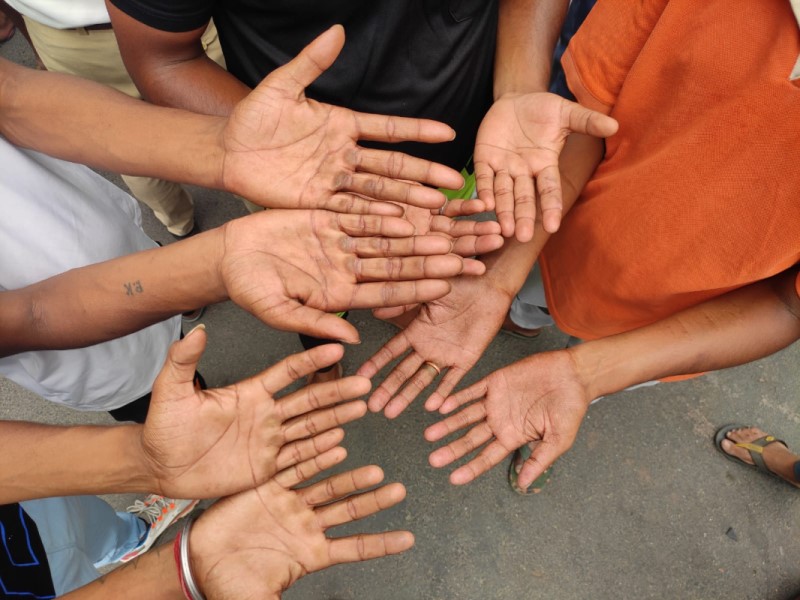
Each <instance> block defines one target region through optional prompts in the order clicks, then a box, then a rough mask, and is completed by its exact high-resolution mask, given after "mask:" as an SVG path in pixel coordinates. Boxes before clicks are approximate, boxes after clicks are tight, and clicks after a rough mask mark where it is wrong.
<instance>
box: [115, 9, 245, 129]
mask: <svg viewBox="0 0 800 600" xmlns="http://www.w3.org/2000/svg"><path fill="white" fill-rule="evenodd" d="M106 7H107V8H108V14H109V16H110V17H111V23H112V25H113V26H114V31H115V33H116V35H117V42H118V44H119V49H120V53H121V54H122V58H123V60H124V62H125V67H126V68H127V69H128V72H129V73H130V75H131V78H132V79H133V81H134V83H136V87H137V88H138V89H139V92H140V93H141V94H142V96H143V97H144V98H146V99H147V100H148V101H150V102H153V103H154V104H159V105H162V106H172V107H175V108H183V109H185V110H190V111H192V112H195V113H200V114H205V115H218V116H227V115H229V114H230V112H231V111H232V110H233V107H234V106H235V105H236V103H237V102H239V101H240V100H241V99H242V98H244V97H245V96H246V95H247V94H248V93H249V92H250V89H249V88H248V87H247V86H246V85H244V84H243V83H242V82H241V81H239V80H238V79H236V77H234V76H233V75H231V74H230V73H228V72H227V71H226V70H225V69H223V68H222V67H220V66H219V65H218V64H216V63H215V62H214V61H213V60H211V59H210V58H208V56H206V54H205V51H204V50H203V46H202V41H201V40H202V35H203V32H204V31H205V29H206V26H205V25H204V26H203V27H200V28H198V29H196V30H194V31H187V32H181V33H174V32H168V31H159V30H157V29H153V28H152V27H148V26H147V25H145V24H144V23H141V22H139V21H137V20H136V19H135V18H133V17H131V16H130V15H128V14H126V13H124V12H123V11H121V10H120V9H118V8H117V7H116V6H114V4H113V1H112V0H106Z"/></svg>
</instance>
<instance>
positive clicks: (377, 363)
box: [356, 331, 411, 410]
mask: <svg viewBox="0 0 800 600" xmlns="http://www.w3.org/2000/svg"><path fill="white" fill-rule="evenodd" d="M409 348H411V345H410V344H409V343H408V339H407V338H406V336H405V334H404V333H403V332H402V331H401V332H400V333H398V334H397V335H396V336H394V337H393V338H392V339H390V340H389V341H388V342H386V343H385V344H384V345H383V346H382V347H381V349H380V350H378V351H377V352H376V353H375V354H373V355H372V356H371V357H370V358H369V359H368V360H367V362H365V363H364V364H363V365H361V366H360V367H359V368H358V371H356V374H357V375H362V376H363V377H368V378H370V379H372V377H373V376H374V375H375V374H376V373H378V371H380V370H381V369H382V368H383V367H385V366H386V365H388V364H389V363H390V362H392V361H393V360H394V359H395V358H399V357H400V356H403V354H405V353H406V352H407V351H408V349H409ZM381 408H382V407H381ZM370 410H372V407H371V406H370ZM378 410H380V409H378Z"/></svg>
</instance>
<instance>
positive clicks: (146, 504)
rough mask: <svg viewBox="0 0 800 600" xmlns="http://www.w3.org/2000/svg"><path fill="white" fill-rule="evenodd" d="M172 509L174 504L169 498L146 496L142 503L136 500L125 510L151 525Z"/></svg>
mask: <svg viewBox="0 0 800 600" xmlns="http://www.w3.org/2000/svg"><path fill="white" fill-rule="evenodd" d="M174 507H175V503H174V502H173V501H172V500H171V499H170V498H164V497H163V496H148V497H147V498H145V500H144V501H142V500H136V502H134V503H133V504H132V505H131V506H129V507H128V509H127V510H128V512H129V513H132V514H134V515H136V516H137V517H139V518H140V519H144V520H145V521H147V522H148V523H150V524H151V525H152V524H153V523H156V522H157V521H160V520H161V519H162V516H163V515H164V513H166V512H168V511H169V510H170V509H172V508H174Z"/></svg>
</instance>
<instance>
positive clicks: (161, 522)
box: [120, 494, 199, 563]
mask: <svg viewBox="0 0 800 600" xmlns="http://www.w3.org/2000/svg"><path fill="white" fill-rule="evenodd" d="M198 502H199V500H179V499H177V498H166V497H164V496H158V495H156V494H150V495H149V496H147V498H145V499H144V501H142V500H137V501H136V502H134V503H133V506H129V507H128V509H127V510H128V512H129V513H131V514H133V515H136V516H137V517H139V518H140V519H142V520H143V521H145V522H146V523H147V524H148V526H149V527H148V530H147V535H146V536H145V538H144V541H142V543H141V544H139V545H138V546H137V547H136V548H134V549H133V550H131V551H130V552H128V553H127V554H126V555H124V556H123V557H122V558H121V559H120V562H124V563H125V562H128V561H131V560H133V559H134V558H136V557H137V556H139V555H140V554H144V553H145V552H147V551H148V550H149V549H150V548H151V547H152V545H153V544H154V543H155V541H156V540H157V539H158V537H159V536H160V535H161V534H162V533H164V530H166V529H167V527H169V526H170V525H172V524H173V523H174V522H175V521H177V520H179V519H182V518H183V517H185V516H186V515H188V514H189V513H190V512H192V510H193V509H194V507H195V506H197V503H198Z"/></svg>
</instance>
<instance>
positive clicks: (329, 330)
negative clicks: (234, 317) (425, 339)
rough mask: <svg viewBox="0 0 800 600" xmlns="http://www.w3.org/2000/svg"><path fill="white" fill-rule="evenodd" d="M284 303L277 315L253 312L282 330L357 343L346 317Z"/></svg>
mask: <svg viewBox="0 0 800 600" xmlns="http://www.w3.org/2000/svg"><path fill="white" fill-rule="evenodd" d="M417 283H422V282H417ZM435 283H436V284H444V286H442V285H437V287H436V291H437V292H438V291H440V290H441V288H442V287H444V288H446V290H447V291H449V290H450V286H449V284H447V282H444V281H442V282H435ZM376 285H377V284H376ZM409 285H413V284H409ZM422 291H423V292H425V291H429V292H430V293H431V295H434V296H435V297H436V298H441V296H436V295H435V294H433V291H432V290H427V289H426V288H425V287H423V288H422ZM447 291H445V292H444V294H446V293H447ZM401 292H405V293H406V294H407V295H409V296H413V294H411V293H410V292H409V291H408V290H398V294H400V293H401ZM444 294H442V295H444ZM373 301H374V300H373ZM288 304H290V307H289V309H288V310H286V311H285V312H283V313H281V314H280V315H276V314H270V313H267V314H264V315H262V314H260V313H259V312H258V311H254V312H253V314H254V315H255V316H256V317H258V318H259V319H261V320H262V321H263V322H264V323H266V324H267V325H269V326H270V327H274V328H275V329H280V330H282V331H292V332H295V333H304V334H306V335H310V336H312V337H315V338H319V339H322V340H337V341H339V342H342V343H344V344H358V343H360V342H361V337H360V336H359V334H358V330H357V329H356V328H355V327H354V326H353V325H352V324H350V323H348V322H347V320H346V319H341V318H339V317H338V316H336V315H335V314H331V313H328V312H325V311H323V310H319V309H316V308H312V307H310V306H303V305H302V304H300V303H299V302H296V301H290V302H288ZM372 306H375V304H373V305H368V306H363V307H356V306H331V307H329V310H332V311H335V310H347V309H349V308H372ZM334 362H335V361H334Z"/></svg>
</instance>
